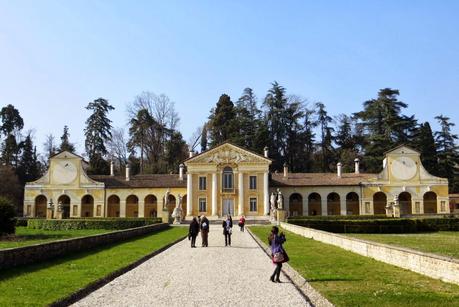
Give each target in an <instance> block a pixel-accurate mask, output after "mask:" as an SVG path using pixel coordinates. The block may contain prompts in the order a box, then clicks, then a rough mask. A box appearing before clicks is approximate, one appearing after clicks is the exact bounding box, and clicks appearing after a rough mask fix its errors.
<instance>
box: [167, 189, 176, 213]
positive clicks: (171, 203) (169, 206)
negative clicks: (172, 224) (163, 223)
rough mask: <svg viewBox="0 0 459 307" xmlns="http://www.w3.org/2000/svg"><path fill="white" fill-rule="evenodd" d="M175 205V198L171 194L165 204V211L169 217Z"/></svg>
mask: <svg viewBox="0 0 459 307" xmlns="http://www.w3.org/2000/svg"><path fill="white" fill-rule="evenodd" d="M175 204H176V199H175V196H174V195H172V194H169V199H168V202H167V211H169V215H172V213H173V212H174V209H175Z"/></svg>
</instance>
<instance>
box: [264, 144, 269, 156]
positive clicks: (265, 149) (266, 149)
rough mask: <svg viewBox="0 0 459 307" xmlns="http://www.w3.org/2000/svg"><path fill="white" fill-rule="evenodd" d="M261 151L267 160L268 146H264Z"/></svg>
mask: <svg viewBox="0 0 459 307" xmlns="http://www.w3.org/2000/svg"><path fill="white" fill-rule="evenodd" d="M263 150H264V156H265V158H268V146H266V147H265V148H264V149H263Z"/></svg>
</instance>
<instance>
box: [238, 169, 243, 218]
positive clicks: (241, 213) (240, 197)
mask: <svg viewBox="0 0 459 307" xmlns="http://www.w3.org/2000/svg"><path fill="white" fill-rule="evenodd" d="M238 177H239V178H238V183H239V191H238V193H239V201H238V206H237V208H238V209H237V214H238V215H243V214H244V174H243V173H242V172H239V176H238Z"/></svg>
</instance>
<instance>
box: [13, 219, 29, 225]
mask: <svg viewBox="0 0 459 307" xmlns="http://www.w3.org/2000/svg"><path fill="white" fill-rule="evenodd" d="M27 220H28V218H26V217H18V218H17V219H16V227H19V226H22V227H26V226H27Z"/></svg>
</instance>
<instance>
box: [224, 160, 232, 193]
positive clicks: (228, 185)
mask: <svg viewBox="0 0 459 307" xmlns="http://www.w3.org/2000/svg"><path fill="white" fill-rule="evenodd" d="M222 188H223V192H233V190H234V176H233V169H232V168H231V167H229V166H227V167H225V168H224V169H223V174H222Z"/></svg>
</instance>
